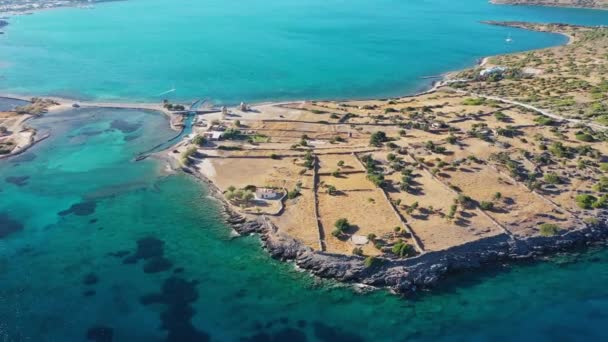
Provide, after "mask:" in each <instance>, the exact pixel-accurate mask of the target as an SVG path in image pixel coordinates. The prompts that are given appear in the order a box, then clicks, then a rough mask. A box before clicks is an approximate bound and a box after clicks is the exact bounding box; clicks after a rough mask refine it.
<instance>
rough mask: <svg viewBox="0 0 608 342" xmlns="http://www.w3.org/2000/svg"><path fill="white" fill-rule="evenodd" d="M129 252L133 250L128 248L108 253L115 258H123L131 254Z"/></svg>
mask: <svg viewBox="0 0 608 342" xmlns="http://www.w3.org/2000/svg"><path fill="white" fill-rule="evenodd" d="M129 253H131V252H129V251H127V250H122V251H116V252H110V253H108V256H111V257H114V258H122V257H125V256H127V255H129Z"/></svg>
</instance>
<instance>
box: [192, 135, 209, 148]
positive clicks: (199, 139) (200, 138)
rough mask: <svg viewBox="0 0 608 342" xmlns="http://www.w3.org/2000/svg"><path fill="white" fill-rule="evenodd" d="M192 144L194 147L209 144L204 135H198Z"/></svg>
mask: <svg viewBox="0 0 608 342" xmlns="http://www.w3.org/2000/svg"><path fill="white" fill-rule="evenodd" d="M192 143H193V144H194V145H198V146H203V145H205V144H206V143H207V139H206V138H205V137H203V136H202V135H196V136H195V137H194V138H192Z"/></svg>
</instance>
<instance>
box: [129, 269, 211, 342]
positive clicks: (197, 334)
mask: <svg viewBox="0 0 608 342" xmlns="http://www.w3.org/2000/svg"><path fill="white" fill-rule="evenodd" d="M197 285H198V282H196V281H187V280H185V279H182V278H178V277H171V278H168V279H167V280H165V282H164V283H163V286H162V288H161V292H160V293H155V294H149V295H145V296H143V297H142V298H141V299H140V302H141V303H142V304H143V305H150V304H155V303H160V304H164V305H165V306H166V309H165V311H163V312H162V313H161V315H160V318H161V322H162V325H161V328H162V329H163V330H167V331H168V334H167V338H166V341H169V342H178V341H179V342H181V341H209V335H208V334H207V333H205V332H203V331H200V330H198V329H196V328H195V327H194V326H193V325H192V322H191V320H192V317H194V315H195V313H196V311H195V310H194V308H192V306H191V305H190V304H191V303H192V302H194V301H196V300H197V299H198V291H197V289H196V287H197Z"/></svg>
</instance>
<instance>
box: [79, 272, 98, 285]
mask: <svg viewBox="0 0 608 342" xmlns="http://www.w3.org/2000/svg"><path fill="white" fill-rule="evenodd" d="M98 282H99V277H98V276H97V275H96V274H95V273H89V274H87V275H85V276H84V278H83V279H82V283H83V284H85V285H95V284H97V283H98Z"/></svg>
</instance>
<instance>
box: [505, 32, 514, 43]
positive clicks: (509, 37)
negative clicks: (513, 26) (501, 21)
mask: <svg viewBox="0 0 608 342" xmlns="http://www.w3.org/2000/svg"><path fill="white" fill-rule="evenodd" d="M512 41H513V38H511V34H509V36H508V37H507V39H505V42H507V43H511V42H512Z"/></svg>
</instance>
